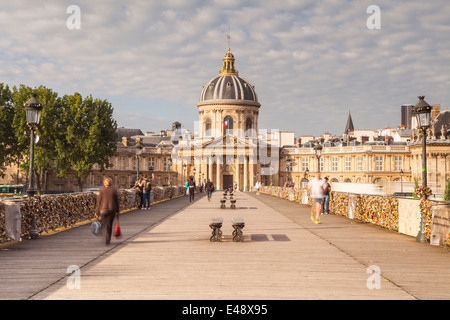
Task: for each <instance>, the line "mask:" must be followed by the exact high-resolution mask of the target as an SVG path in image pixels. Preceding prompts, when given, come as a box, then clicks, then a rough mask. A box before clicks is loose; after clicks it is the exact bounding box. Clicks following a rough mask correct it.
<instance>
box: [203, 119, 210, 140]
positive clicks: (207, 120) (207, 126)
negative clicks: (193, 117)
mask: <svg viewBox="0 0 450 320" xmlns="http://www.w3.org/2000/svg"><path fill="white" fill-rule="evenodd" d="M204 136H206V137H209V136H211V118H206V120H205V133H204Z"/></svg>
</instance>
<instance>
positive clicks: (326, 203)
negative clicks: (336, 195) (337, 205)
mask: <svg viewBox="0 0 450 320" xmlns="http://www.w3.org/2000/svg"><path fill="white" fill-rule="evenodd" d="M323 179H324V180H325V192H324V194H323V203H322V212H321V213H322V214H330V195H331V185H330V184H329V183H328V177H325V178H323Z"/></svg>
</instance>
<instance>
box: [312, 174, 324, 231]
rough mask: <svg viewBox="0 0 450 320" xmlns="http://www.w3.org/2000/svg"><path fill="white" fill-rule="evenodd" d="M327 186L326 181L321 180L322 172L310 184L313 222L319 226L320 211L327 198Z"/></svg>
mask: <svg viewBox="0 0 450 320" xmlns="http://www.w3.org/2000/svg"><path fill="white" fill-rule="evenodd" d="M325 189H326V184H325V180H323V179H321V178H320V172H317V173H316V177H315V178H314V179H312V180H311V181H310V182H309V183H308V191H309V193H310V194H311V200H312V204H311V210H312V212H311V220H312V221H313V222H314V223H317V224H319V223H320V221H319V217H320V211H321V209H322V202H323V198H324V196H325Z"/></svg>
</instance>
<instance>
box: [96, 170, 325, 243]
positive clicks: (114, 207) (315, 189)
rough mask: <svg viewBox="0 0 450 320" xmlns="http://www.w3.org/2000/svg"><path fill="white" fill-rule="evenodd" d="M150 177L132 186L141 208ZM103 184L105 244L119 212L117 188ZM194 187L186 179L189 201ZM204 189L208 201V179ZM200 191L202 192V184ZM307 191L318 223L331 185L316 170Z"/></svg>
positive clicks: (100, 204) (99, 210)
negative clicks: (138, 194)
mask: <svg viewBox="0 0 450 320" xmlns="http://www.w3.org/2000/svg"><path fill="white" fill-rule="evenodd" d="M152 178H153V175H152V177H151V178H149V177H148V176H147V175H146V176H144V178H141V179H139V180H138V181H137V182H136V184H135V186H134V187H135V188H136V189H138V190H139V193H140V195H141V204H140V207H141V208H143V209H150V192H151V190H152ZM103 185H104V186H105V187H104V188H102V189H101V190H100V192H99V195H98V199H97V206H96V211H95V215H96V217H97V218H98V219H99V220H101V222H102V227H103V228H104V229H105V237H106V238H105V240H106V244H109V243H110V240H111V234H112V226H113V223H114V218H115V217H116V215H117V214H118V213H119V196H118V193H117V190H116V189H115V188H113V187H112V179H111V178H106V179H105V180H104V181H103ZM195 188H196V185H195V181H194V179H193V178H190V179H189V180H188V181H186V189H187V190H186V191H187V194H189V201H190V202H191V203H194V194H195V190H196V189H195ZM231 188H232V187H231ZM260 188H261V186H260V185H258V184H257V185H256V189H257V190H258V191H259V189H260ZM204 191H205V192H206V194H207V196H208V201H211V195H212V193H213V192H214V185H213V183H212V182H211V181H210V180H209V179H208V181H207V182H206V184H205V188H204ZM201 192H203V186H202V190H201ZM308 192H309V193H310V194H311V199H312V202H313V203H312V213H311V220H312V221H313V222H314V223H317V224H319V223H320V220H319V218H320V214H321V213H322V214H323V213H325V214H329V213H330V209H329V204H330V192H331V186H330V184H329V183H328V178H327V177H325V179H321V177H320V172H317V173H316V177H315V178H314V179H313V180H311V181H310V182H309V184H308Z"/></svg>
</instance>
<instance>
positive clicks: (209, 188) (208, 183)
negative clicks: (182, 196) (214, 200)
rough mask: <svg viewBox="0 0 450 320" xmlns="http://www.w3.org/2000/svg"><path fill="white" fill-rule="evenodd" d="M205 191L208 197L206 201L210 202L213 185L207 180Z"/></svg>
mask: <svg viewBox="0 0 450 320" xmlns="http://www.w3.org/2000/svg"><path fill="white" fill-rule="evenodd" d="M205 190H206V193H207V195H208V201H211V194H212V192H213V191H214V185H213V183H212V182H211V181H210V180H209V179H208V182H206V185H205Z"/></svg>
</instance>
